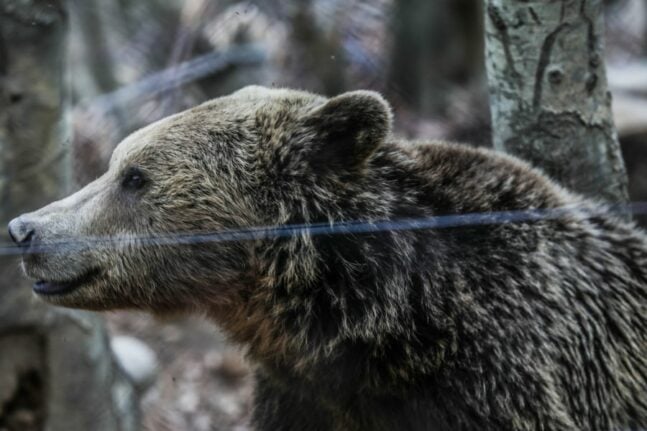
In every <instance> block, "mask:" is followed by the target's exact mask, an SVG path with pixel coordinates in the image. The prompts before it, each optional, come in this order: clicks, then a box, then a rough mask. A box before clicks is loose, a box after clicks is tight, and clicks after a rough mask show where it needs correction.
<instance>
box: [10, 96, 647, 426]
mask: <svg viewBox="0 0 647 431" xmlns="http://www.w3.org/2000/svg"><path fill="white" fill-rule="evenodd" d="M390 123H391V113H390V108H389V106H388V104H387V103H386V102H385V101H384V100H383V99H382V98H381V97H380V96H379V95H378V94H376V93H373V92H368V91H356V92H350V93H345V94H342V95H340V96H337V97H334V98H331V99H326V98H324V97H321V96H317V95H312V94H309V93H305V92H300V91H292V90H270V89H264V88H260V87H251V88H246V89H243V90H241V91H239V92H237V93H234V94H233V95H231V96H228V97H223V98H219V99H216V100H213V101H211V102H208V103H205V104H203V105H201V106H199V107H196V108H194V109H191V110H189V111H186V112H184V113H181V114H178V115H175V116H172V117H169V118H167V119H164V120H162V121H160V122H158V123H155V124H153V125H151V126H149V127H147V128H145V129H142V130H141V131H138V132H136V133H134V134H133V135H131V136H130V137H128V138H127V139H125V140H124V142H123V143H121V144H120V145H119V147H118V148H117V149H116V150H115V153H114V155H113V158H112V160H111V164H110V168H109V170H108V172H107V173H106V174H105V175H104V176H102V177H101V178H99V179H97V180H96V181H95V182H93V183H91V184H90V185H88V186H87V187H86V188H84V189H83V190H81V191H79V192H77V193H76V194H74V195H72V196H70V197H68V198H67V199H64V200H62V201H59V202H56V203H54V204H51V205H50V206H47V207H45V208H43V209H41V210H39V211H36V212H34V213H31V214H27V215H24V216H22V217H21V218H19V219H17V220H14V221H13V222H12V226H11V230H12V235H13V236H14V238H17V239H18V240H25V241H26V240H27V239H29V244H25V243H24V242H23V246H25V249H26V250H27V251H29V250H30V249H31V250H32V251H38V252H40V253H26V254H25V258H24V267H25V270H26V272H27V274H28V275H29V276H31V277H32V278H35V279H39V280H41V281H40V282H39V283H37V284H36V286H35V291H36V292H37V294H38V295H39V296H40V297H41V298H43V299H45V300H47V301H49V302H51V303H53V304H57V305H62V306H68V307H78V308H87V309H94V310H107V309H115V308H136V309H144V310H149V311H151V312H153V313H157V314H162V315H164V314H167V313H171V312H176V311H193V312H198V313H203V314H205V315H207V316H209V317H210V318H211V319H213V321H215V322H217V323H218V324H219V325H220V326H221V327H222V328H223V329H224V330H225V331H226V332H227V333H228V334H229V336H230V337H231V339H232V340H233V341H235V342H237V343H240V344H242V345H244V346H246V347H247V349H248V354H249V357H250V359H251V360H252V361H253V363H254V364H256V377H257V389H256V394H255V408H254V414H253V423H254V425H255V427H256V428H257V429H259V430H271V431H280V430H299V431H300V430H313V431H316V430H322V431H323V430H358V431H359V430H389V431H390V430H539V429H542V430H605V431H606V430H611V429H636V428H639V427H647V238H646V236H645V235H644V234H643V233H642V232H641V231H639V230H638V229H637V228H635V227H634V226H633V225H632V224H631V223H627V222H624V221H622V220H621V219H618V218H616V217H614V216H613V215H611V214H610V213H609V212H608V211H606V210H605V209H604V208H603V207H602V206H600V205H597V204H594V203H591V202H589V201H587V200H585V199H583V198H581V197H578V196H576V195H573V194H571V193H569V192H567V191H565V190H563V189H562V188H560V187H559V186H557V185H556V184H554V183H553V182H552V181H550V180H549V179H548V178H546V177H545V176H544V175H542V174H541V173H540V172H538V171H537V170H534V169H532V168H530V167H529V166H527V165H526V164H524V163H523V162H520V161H518V160H516V159H514V158H512V157H508V156H504V155H501V154H497V153H494V152H491V151H484V150H477V149H472V148H468V147H464V146H461V145H455V144H447V143H439V142H432V143H424V142H417V143H414V142H404V141H398V140H396V139H394V138H392V137H391V136H390ZM461 215H462V216H461ZM257 227H267V229H263V228H260V229H259V228H257ZM28 232H31V236H29V235H27V234H28Z"/></svg>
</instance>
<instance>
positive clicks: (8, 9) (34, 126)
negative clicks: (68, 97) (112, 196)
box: [0, 0, 137, 431]
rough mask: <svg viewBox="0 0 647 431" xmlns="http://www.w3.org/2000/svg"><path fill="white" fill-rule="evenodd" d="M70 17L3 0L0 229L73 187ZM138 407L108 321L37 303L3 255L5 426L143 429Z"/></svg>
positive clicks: (59, 8)
mask: <svg viewBox="0 0 647 431" xmlns="http://www.w3.org/2000/svg"><path fill="white" fill-rule="evenodd" d="M67 18H68V15H67V13H66V9H65V2H64V0H57V1H55V0H49V1H39V0H3V1H2V2H0V203H1V205H0V226H6V224H7V222H8V220H9V219H10V218H12V217H14V216H16V215H17V214H19V213H21V212H24V211H27V210H32V209H35V208H38V207H39V206H41V205H43V204H45V203H47V202H49V201H52V200H54V199H56V198H59V197H60V196H61V194H63V193H65V192H66V191H69V190H66V189H67V188H68V187H69V183H70V181H69V173H70V166H69V148H68V147H69V136H68V129H67V127H66V122H65V121H64V112H65V109H64V106H65V103H64V102H65V90H64V89H65V85H64V73H63V72H64V65H65V58H66V57H65V52H66V50H65V47H66V35H67V24H68V19H67ZM0 232H1V233H0V244H2V245H3V247H0V249H2V250H4V251H7V250H9V249H8V248H7V247H6V245H7V244H8V243H9V238H8V236H7V234H6V233H5V232H6V229H0ZM134 406H135V397H134V392H133V390H132V387H131V385H130V383H129V382H128V381H127V380H126V379H125V377H124V376H123V374H122V373H121V372H120V370H119V368H118V367H117V366H116V363H115V360H114V359H113V356H112V354H111V351H110V348H109V344H108V340H107V336H106V332H105V330H104V329H103V326H102V324H101V321H100V320H99V319H98V318H97V317H95V316H93V315H91V314H88V313H77V312H65V311H63V310H58V309H55V308H53V307H49V306H46V305H44V304H42V303H40V302H38V301H34V300H33V298H32V294H31V289H30V286H29V283H28V282H27V281H26V280H25V279H24V277H23V276H22V275H21V274H20V271H19V266H18V262H17V259H16V258H15V256H6V255H5V256H2V253H0V429H2V430H22V431H32V430H43V429H47V430H51V431H63V430H65V431H87V430H99V431H114V430H120V431H130V430H133V431H134V430H136V429H137V423H136V422H137V414H136V412H137V410H136V408H135V407H134Z"/></svg>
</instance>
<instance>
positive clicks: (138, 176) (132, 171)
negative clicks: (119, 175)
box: [121, 167, 146, 190]
mask: <svg viewBox="0 0 647 431" xmlns="http://www.w3.org/2000/svg"><path fill="white" fill-rule="evenodd" d="M145 182H146V180H145V178H144V173H143V172H142V171H141V170H140V169H139V168H134V167H133V168H128V170H126V173H125V174H124V179H123V180H122V181H121V187H123V188H124V189H126V190H139V189H141V188H142V187H143V186H144V183H145Z"/></svg>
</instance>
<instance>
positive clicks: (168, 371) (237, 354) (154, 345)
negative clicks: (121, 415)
mask: <svg viewBox="0 0 647 431" xmlns="http://www.w3.org/2000/svg"><path fill="white" fill-rule="evenodd" d="M106 320H107V324H108V330H109V332H110V334H111V335H113V336H115V335H127V336H131V337H135V338H138V339H139V340H141V341H143V342H144V343H146V344H147V345H148V346H149V347H150V348H151V349H153V350H154V351H155V353H156V354H157V360H158V368H157V375H156V378H155V380H154V382H153V383H152V385H151V386H150V387H149V388H147V389H146V390H145V391H144V393H143V394H142V396H141V410H142V422H143V427H142V428H143V429H144V430H146V431H220V430H222V431H225V430H227V431H229V430H233V431H247V430H249V428H248V426H247V422H248V420H249V415H250V410H251V397H252V389H253V388H252V386H253V383H252V378H251V374H250V367H249V366H248V364H247V363H246V362H245V359H244V357H243V354H242V352H241V351H240V350H238V349H236V348H235V347H233V346H232V345H231V344H229V343H228V342H227V341H226V340H225V337H224V336H223V335H222V333H221V332H219V330H218V328H217V327H216V326H215V325H214V324H212V323H209V322H207V321H205V320H201V319H198V318H182V319H178V320H172V321H159V320H156V319H155V318H153V317H151V316H148V315H146V314H141V313H131V312H117V313H110V314H109V315H108V316H107V319H106Z"/></svg>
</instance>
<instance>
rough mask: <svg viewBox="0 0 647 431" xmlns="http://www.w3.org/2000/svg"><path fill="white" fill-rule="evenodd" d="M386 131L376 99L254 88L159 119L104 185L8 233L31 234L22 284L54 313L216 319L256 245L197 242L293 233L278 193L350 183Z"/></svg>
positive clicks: (249, 271)
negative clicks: (28, 281) (320, 181)
mask: <svg viewBox="0 0 647 431" xmlns="http://www.w3.org/2000/svg"><path fill="white" fill-rule="evenodd" d="M390 121H391V117H390V109H389V107H388V105H387V104H386V102H385V101H384V100H383V99H382V98H381V97H380V96H379V95H378V94H376V93H372V92H367V91H356V92H350V93H346V94H343V95H341V96H337V97H336V98H332V99H326V98H324V97H322V96H317V95H313V94H310V93H306V92H300V91H294V90H278V89H277V90H271V89H266V88H263V87H255V86H254V87H247V88H244V89H242V90H240V91H238V92H236V93H234V94H232V95H230V96H227V97H222V98H218V99H215V100H212V101H210V102H207V103H205V104H203V105H200V106H198V107H196V108H193V109H190V110H188V111H185V112H182V113H180V114H177V115H174V116H171V117H168V118H165V119H163V120H161V121H158V122H156V123H154V124H151V125H149V126H148V127H146V128H144V129H141V130H139V131H137V132H135V133H133V134H132V135H130V136H128V137H127V138H126V139H124V141H122V142H121V143H120V144H119V145H118V147H117V148H116V149H115V151H114V153H113V155H112V158H111V160H110V165H109V168H108V171H107V172H106V173H105V174H104V175H102V176H101V177H100V178H98V179H97V180H95V181H94V182H92V183H90V184H88V185H87V186H86V187H84V188H83V189H81V190H79V191H78V192H76V193H74V194H73V195H71V196H69V197H67V198H65V199H62V200H60V201H57V202H54V203H52V204H50V205H48V206H46V207H44V208H41V209H40V210H37V211H35V212H32V213H29V214H25V215H23V216H21V217H20V218H18V219H15V220H14V221H12V224H13V225H14V227H13V228H14V229H17V230H19V229H33V231H34V233H33V237H32V238H31V245H30V248H29V249H27V250H26V253H25V255H24V257H23V268H24V270H25V273H26V274H27V275H28V276H29V277H30V278H32V279H34V280H37V283H36V284H35V285H34V291H35V292H36V294H37V295H38V296H39V297H40V298H42V299H44V300H46V301H47V302H50V303H52V304H56V305H61V306H67V307H75V308H85V309H93V310H108V309H119V308H137V309H144V310H149V311H153V312H159V313H165V312H174V311H185V310H196V309H197V310H199V309H204V307H218V306H222V305H223V304H226V303H227V301H228V300H229V299H230V297H231V295H232V293H233V292H236V291H237V290H240V289H242V288H249V287H250V286H253V285H254V284H255V283H257V282H258V280H256V279H255V277H257V275H256V274H254V265H255V264H254V259H255V256H254V248H255V247H256V248H257V247H258V243H254V242H253V241H251V240H247V241H231V240H226V241H217V240H213V238H212V239H209V238H206V239H205V238H204V234H211V233H214V232H222V231H223V230H227V229H241V228H249V227H255V226H267V225H272V224H280V223H284V222H285V221H286V220H289V216H290V215H289V214H285V213H284V212H285V211H282V208H283V205H282V203H281V202H279V201H277V200H275V199H273V198H272V193H271V191H272V190H273V189H274V188H276V187H281V188H283V189H285V188H286V187H287V188H289V187H295V188H297V187H299V186H300V183H302V182H303V180H304V178H306V177H312V176H317V175H328V174H334V173H335V172H337V171H341V170H347V171H348V170H352V169H357V168H358V167H359V166H361V165H362V163H363V162H364V161H365V160H366V159H367V158H368V157H369V156H370V154H371V153H372V152H373V151H374V150H375V149H376V147H377V146H378V145H379V144H380V143H381V142H382V141H383V140H384V138H385V136H386V135H387V133H388V132H389V128H390ZM290 182H291V184H290ZM278 183H280V184H278ZM16 226H17V227H16ZM10 229H11V226H10ZM196 234H198V235H197V236H196ZM201 235H202V236H201Z"/></svg>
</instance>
